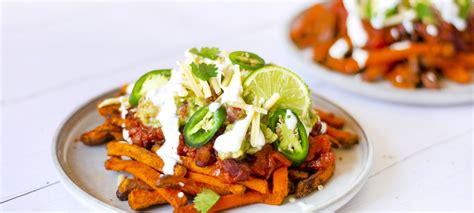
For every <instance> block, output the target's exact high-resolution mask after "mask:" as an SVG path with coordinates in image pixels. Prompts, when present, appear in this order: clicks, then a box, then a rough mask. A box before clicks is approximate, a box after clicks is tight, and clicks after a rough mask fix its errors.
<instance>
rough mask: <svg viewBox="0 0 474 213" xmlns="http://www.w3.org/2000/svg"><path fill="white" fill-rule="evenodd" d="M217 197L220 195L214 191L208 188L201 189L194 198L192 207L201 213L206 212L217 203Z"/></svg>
mask: <svg viewBox="0 0 474 213" xmlns="http://www.w3.org/2000/svg"><path fill="white" fill-rule="evenodd" d="M219 198H220V196H219V195H218V194H217V193H216V192H214V191H212V190H210V189H203V190H202V191H201V192H200V193H199V194H197V195H196V197H195V198H194V201H193V203H194V208H195V209H196V210H198V211H199V212H201V213H206V212H207V211H209V209H211V208H212V207H213V206H214V205H215V204H216V203H217V201H218V200H219Z"/></svg>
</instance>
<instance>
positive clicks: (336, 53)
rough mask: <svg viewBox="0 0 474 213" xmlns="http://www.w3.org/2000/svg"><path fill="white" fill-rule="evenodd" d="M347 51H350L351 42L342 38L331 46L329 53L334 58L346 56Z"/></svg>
mask: <svg viewBox="0 0 474 213" xmlns="http://www.w3.org/2000/svg"><path fill="white" fill-rule="evenodd" d="M347 51H349V44H348V43H347V42H346V40H345V39H343V38H340V39H338V40H337V41H336V42H334V44H333V45H332V46H331V48H329V55H330V56H331V57H333V58H337V59H341V58H344V55H346V53H347Z"/></svg>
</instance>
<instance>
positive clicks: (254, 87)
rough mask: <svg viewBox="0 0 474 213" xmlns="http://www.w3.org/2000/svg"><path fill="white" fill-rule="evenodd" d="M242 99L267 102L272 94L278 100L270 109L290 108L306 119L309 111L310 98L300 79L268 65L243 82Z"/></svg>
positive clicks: (289, 72) (286, 71)
mask: <svg viewBox="0 0 474 213" xmlns="http://www.w3.org/2000/svg"><path fill="white" fill-rule="evenodd" d="M243 85H244V88H243V89H244V99H245V101H246V102H247V103H253V101H254V98H255V97H258V98H264V99H265V100H268V99H269V98H270V97H271V96H272V95H273V94H274V93H278V94H279V95H280V99H278V101H277V102H276V103H275V105H273V107H272V109H277V108H290V109H292V110H293V111H294V112H295V113H297V114H298V115H299V117H300V118H302V117H306V116H307V115H308V113H309V111H310V109H311V96H310V93H309V89H308V86H306V84H305V83H304V82H303V80H301V78H300V77H299V76H298V75H296V74H295V73H293V72H291V71H290V70H288V69H286V68H283V67H280V66H276V65H268V66H265V67H262V68H260V69H258V70H256V71H254V72H253V73H251V74H250V75H249V76H248V77H247V78H246V79H245V81H244V84H243Z"/></svg>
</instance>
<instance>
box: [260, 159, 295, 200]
mask: <svg viewBox="0 0 474 213" xmlns="http://www.w3.org/2000/svg"><path fill="white" fill-rule="evenodd" d="M289 184H290V181H289V179H288V168H287V167H281V168H278V169H277V170H275V171H274V172H273V189H272V193H271V195H270V196H268V197H267V198H265V201H264V202H265V203H266V204H270V205H281V204H282V203H283V200H284V199H285V197H286V196H287V195H288V192H289V189H288V186H289Z"/></svg>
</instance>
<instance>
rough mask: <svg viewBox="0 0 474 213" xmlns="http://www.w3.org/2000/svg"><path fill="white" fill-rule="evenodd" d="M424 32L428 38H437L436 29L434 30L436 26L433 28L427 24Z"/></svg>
mask: <svg viewBox="0 0 474 213" xmlns="http://www.w3.org/2000/svg"><path fill="white" fill-rule="evenodd" d="M426 32H427V33H428V35H430V36H437V35H438V28H436V26H434V25H432V24H428V25H427V26H426Z"/></svg>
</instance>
